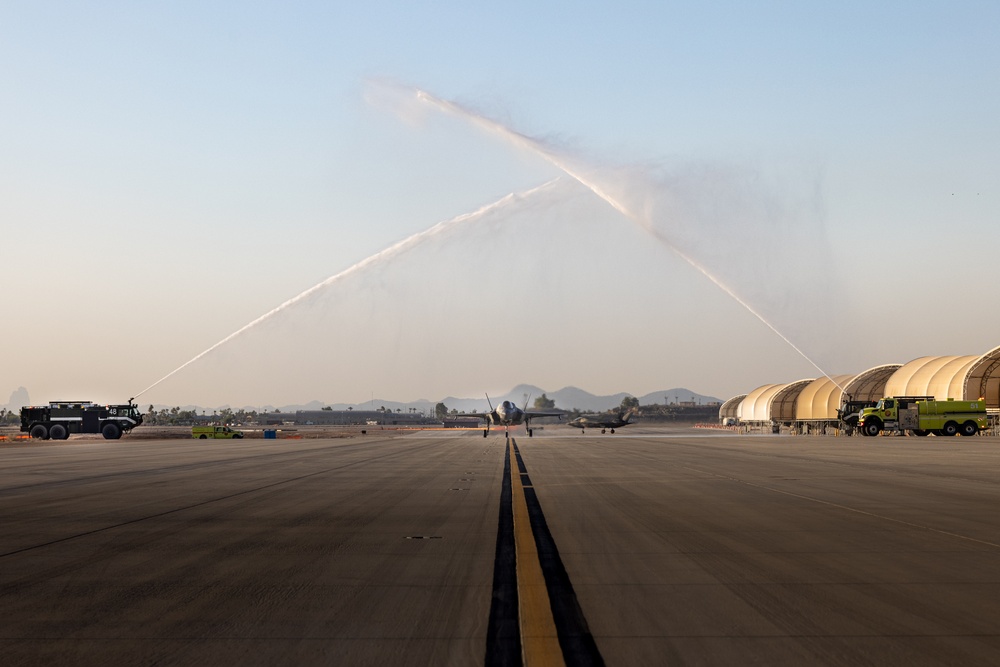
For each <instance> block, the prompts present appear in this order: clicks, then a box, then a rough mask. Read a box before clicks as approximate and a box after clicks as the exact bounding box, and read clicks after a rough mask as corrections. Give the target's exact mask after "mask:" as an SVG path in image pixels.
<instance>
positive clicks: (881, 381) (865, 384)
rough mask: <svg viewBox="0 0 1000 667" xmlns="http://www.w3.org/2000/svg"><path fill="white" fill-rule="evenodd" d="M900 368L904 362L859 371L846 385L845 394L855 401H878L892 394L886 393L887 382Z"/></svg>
mask: <svg viewBox="0 0 1000 667" xmlns="http://www.w3.org/2000/svg"><path fill="white" fill-rule="evenodd" d="M900 368H902V364H883V365H882V366H875V367H874V368H869V369H868V370H866V371H863V372H861V373H858V374H857V375H855V376H854V377H853V378H851V379H850V380H848V382H847V384H845V385H844V395H845V396H849V397H850V400H853V401H877V400H879V399H880V398H884V397H886V396H890V395H891V394H887V393H885V384H886V382H888V381H889V378H890V377H892V375H893V373H895V372H896V371H898V370H899V369H900ZM838 407H839V406H838Z"/></svg>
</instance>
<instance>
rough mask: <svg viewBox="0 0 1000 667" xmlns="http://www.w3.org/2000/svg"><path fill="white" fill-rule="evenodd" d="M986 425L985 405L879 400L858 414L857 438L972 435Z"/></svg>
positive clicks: (902, 397) (897, 399) (950, 401)
mask: <svg viewBox="0 0 1000 667" xmlns="http://www.w3.org/2000/svg"><path fill="white" fill-rule="evenodd" d="M988 425H989V423H988V420H987V418H986V402H985V401H983V400H978V401H956V400H953V399H948V400H947V401H935V400H930V399H927V398H926V397H923V396H921V397H915V398H914V397H905V396H901V397H892V398H883V399H882V400H881V401H879V402H878V403H877V404H876V405H875V407H873V408H865V409H864V410H862V411H861V418H860V420H859V421H858V428H859V429H860V431H861V435H867V436H876V435H878V434H879V432H880V431H882V430H883V429H884V430H887V431H912V432H913V434H914V435H928V434H931V433H933V434H934V435H944V436H950V435H957V434H959V433H961V434H962V435H976V434H977V433H979V431H981V430H982V429H984V428H986V427H987V426H988Z"/></svg>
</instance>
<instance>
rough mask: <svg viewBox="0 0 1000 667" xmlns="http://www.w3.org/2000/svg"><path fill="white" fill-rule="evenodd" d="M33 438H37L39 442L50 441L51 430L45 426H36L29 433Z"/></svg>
mask: <svg viewBox="0 0 1000 667" xmlns="http://www.w3.org/2000/svg"><path fill="white" fill-rule="evenodd" d="M28 435H30V436H31V437H32V438H37V439H38V440H48V439H49V429H48V428H46V427H45V424H35V425H34V426H32V427H31V431H29V432H28Z"/></svg>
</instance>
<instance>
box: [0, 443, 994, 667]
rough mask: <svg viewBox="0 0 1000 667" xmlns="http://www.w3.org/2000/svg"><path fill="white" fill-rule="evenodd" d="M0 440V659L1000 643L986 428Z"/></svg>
mask: <svg viewBox="0 0 1000 667" xmlns="http://www.w3.org/2000/svg"><path fill="white" fill-rule="evenodd" d="M0 459H2V465H3V475H2V476H0V525H2V526H3V530H2V531H0V652H2V653H0V655H2V656H3V660H2V661H3V663H4V664H5V665H38V664H59V665H74V664H88V665H89V664H116V665H154V664H155V665H191V664H227V665H236V664H238V665H275V664H281V665H310V664H336V665H390V664H391V665H493V664H519V663H521V662H522V659H526V662H527V664H560V663H564V664H570V665H575V664H607V665H670V664H677V665H736V664H739V665H745V664H765V665H803V664H819V665H887V664H892V665H940V664H953V665H977V664H981V665H989V664H1000V511H998V510H1000V474H998V473H1000V440H998V439H996V438H933V437H931V438H904V437H882V438H824V437H787V436H785V437H779V436H737V435H732V434H728V433H715V432H711V431H698V430H694V429H652V428H644V427H642V426H641V425H638V426H630V427H629V428H628V429H623V430H622V431H620V432H619V433H617V434H615V435H610V434H608V435H603V436H602V435H599V434H596V433H595V434H589V433H588V434H587V435H581V434H580V433H579V432H578V431H575V430H572V429H568V428H566V427H546V428H545V429H544V430H539V431H536V435H535V437H533V438H528V437H526V435H525V434H524V433H523V431H518V432H515V433H514V434H513V437H512V438H511V445H510V446H508V443H507V442H506V441H505V439H504V437H503V434H502V432H499V433H498V432H493V433H491V434H490V437H489V438H483V437H482V435H481V432H480V431H474V432H471V433H470V432H460V433H448V432H442V431H425V432H410V433H405V434H395V433H388V432H385V433H376V434H369V435H367V436H358V437H354V438H346V439H326V440H324V439H319V440H243V441H232V442H228V441H197V440H161V441H155V440H154V441H140V440H133V441H129V440H128V439H124V440H121V441H83V440H75V439H71V440H69V441H66V442H60V443H52V442H49V443H45V444H40V445H8V446H3V447H0ZM505 469H506V470H507V471H508V473H507V474H505Z"/></svg>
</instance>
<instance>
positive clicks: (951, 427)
mask: <svg viewBox="0 0 1000 667" xmlns="http://www.w3.org/2000/svg"><path fill="white" fill-rule="evenodd" d="M957 433H958V424H956V423H955V422H948V423H947V424H945V425H944V428H942V429H941V435H943V436H946V437H951V436H953V435H956V434H957Z"/></svg>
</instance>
